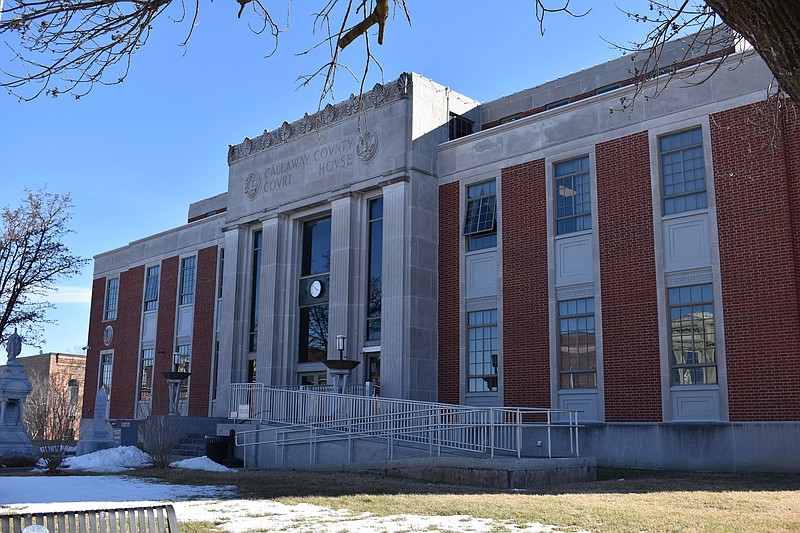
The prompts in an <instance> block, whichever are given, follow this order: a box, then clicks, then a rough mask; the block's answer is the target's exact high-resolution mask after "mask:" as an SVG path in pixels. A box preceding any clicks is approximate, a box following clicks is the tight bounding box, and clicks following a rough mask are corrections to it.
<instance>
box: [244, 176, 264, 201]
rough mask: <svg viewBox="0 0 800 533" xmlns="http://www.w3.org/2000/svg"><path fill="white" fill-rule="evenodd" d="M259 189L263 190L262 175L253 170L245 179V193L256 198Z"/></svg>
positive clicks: (252, 198) (251, 197)
mask: <svg viewBox="0 0 800 533" xmlns="http://www.w3.org/2000/svg"><path fill="white" fill-rule="evenodd" d="M259 190H261V176H259V175H258V173H257V172H251V173H250V174H249V175H248V176H247V178H246V179H245V180H244V194H245V196H247V197H248V198H250V199H251V200H254V199H255V197H256V196H258V191H259Z"/></svg>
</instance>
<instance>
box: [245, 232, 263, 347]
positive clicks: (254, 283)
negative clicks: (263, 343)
mask: <svg viewBox="0 0 800 533" xmlns="http://www.w3.org/2000/svg"><path fill="white" fill-rule="evenodd" d="M261 239H262V233H261V230H258V231H255V232H253V263H252V268H251V278H250V340H249V342H248V348H249V351H251V352H255V351H256V349H257V348H258V303H259V300H260V299H261V244H262V243H261Z"/></svg>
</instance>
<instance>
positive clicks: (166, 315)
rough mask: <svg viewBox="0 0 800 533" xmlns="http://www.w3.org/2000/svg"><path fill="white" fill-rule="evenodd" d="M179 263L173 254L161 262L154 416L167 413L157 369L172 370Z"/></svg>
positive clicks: (165, 390)
mask: <svg viewBox="0 0 800 533" xmlns="http://www.w3.org/2000/svg"><path fill="white" fill-rule="evenodd" d="M179 263H180V262H179V260H178V257H177V256H174V257H170V258H167V259H164V260H163V261H162V262H161V280H160V284H159V288H158V325H157V327H156V363H155V369H154V372H153V400H152V405H151V412H152V413H153V414H154V415H165V414H167V413H168V412H169V387H168V385H167V380H166V379H164V377H163V376H162V375H161V372H169V371H171V370H172V354H173V352H174V351H175V309H176V308H175V305H176V303H177V294H178V268H179Z"/></svg>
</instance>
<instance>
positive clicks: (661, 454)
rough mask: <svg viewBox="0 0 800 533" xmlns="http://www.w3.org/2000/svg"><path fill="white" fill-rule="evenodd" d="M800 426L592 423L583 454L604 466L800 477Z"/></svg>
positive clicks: (584, 439) (583, 435)
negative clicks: (798, 473) (798, 475)
mask: <svg viewBox="0 0 800 533" xmlns="http://www.w3.org/2000/svg"><path fill="white" fill-rule="evenodd" d="M798 442H800V423H798V422H771V423H770V422H754V423H724V424H723V423H720V424H708V423H703V424H593V425H587V427H585V428H582V429H581V433H580V446H581V454H582V455H584V454H585V455H590V456H593V457H596V458H597V464H598V465H600V466H627V467H636V468H654V469H664V470H690V471H698V470H699V471H714V472H788V473H797V472H800V454H798V453H797V443H798Z"/></svg>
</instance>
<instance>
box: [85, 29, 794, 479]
mask: <svg viewBox="0 0 800 533" xmlns="http://www.w3.org/2000/svg"><path fill="white" fill-rule="evenodd" d="M712 52H713V53H711V54H709V53H708V50H704V51H699V50H693V49H691V47H689V46H688V45H687V44H686V43H681V42H675V43H671V44H670V45H669V46H668V48H667V49H666V50H665V51H664V53H663V54H662V55H661V58H660V63H661V65H663V66H664V72H665V73H666V74H665V75H663V76H658V77H653V78H651V79H649V80H647V81H645V82H643V85H642V87H643V94H640V95H639V96H638V97H637V98H636V100H635V101H633V103H632V105H628V106H626V108H625V109H622V108H621V107H620V102H623V101H624V102H627V103H630V102H631V97H632V95H633V92H634V90H635V87H636V85H635V84H634V82H637V81H639V82H641V81H642V80H641V79H637V78H636V76H635V72H636V70H635V69H636V68H638V67H639V63H637V61H635V60H631V58H629V57H622V58H620V59H617V60H614V61H610V62H608V63H606V64H602V65H598V66H596V67H593V68H590V69H587V70H584V71H581V72H578V73H575V74H571V75H569V76H566V77H564V78H561V79H558V80H555V81H552V82H548V83H545V84H543V85H541V86H538V87H534V88H532V89H526V90H523V91H520V92H518V93H515V94H512V95H509V96H505V97H502V98H499V99H497V100H494V101H491V102H487V103H479V102H476V101H474V100H472V99H470V98H469V97H467V96H464V95H461V94H459V93H457V92H455V91H453V90H452V89H450V88H448V87H445V86H443V85H440V84H438V83H436V82H434V81H431V80H428V79H426V78H424V77H422V76H420V75H417V74H402V75H401V76H400V77H399V78H398V79H397V80H396V81H393V82H390V83H387V84H385V85H376V86H375V87H374V88H373V89H372V90H370V91H367V92H366V93H365V94H364V95H363V99H361V100H359V98H357V97H351V98H350V99H349V100H346V101H344V102H340V103H338V104H336V105H327V106H326V107H325V108H324V109H322V110H320V111H319V112H318V113H315V114H313V115H306V116H304V117H303V118H301V119H300V120H295V121H293V122H284V123H283V125H281V126H279V127H277V129H275V130H272V131H267V130H264V132H263V133H262V134H260V135H257V136H254V137H252V138H246V139H245V140H244V142H241V143H239V144H236V145H233V146H231V147H230V148H229V149H228V163H229V176H228V184H227V190H226V192H223V193H222V194H220V195H218V196H215V197H212V198H208V199H203V200H200V201H198V202H196V203H194V204H192V205H191V206H189V213H188V220H187V224H185V225H183V226H180V227H178V228H173V229H168V230H166V231H165V232H163V233H160V234H157V235H153V236H148V237H145V238H143V239H141V240H138V241H134V242H132V243H130V244H129V245H127V246H125V247H122V248H119V249H116V250H111V251H108V252H104V253H101V254H99V255H97V256H96V257H95V269H94V285H93V297H92V306H91V319H90V328H89V340H88V344H89V346H91V349H90V350H89V353H88V357H87V369H86V382H87V387H86V396H85V399H84V402H83V406H84V409H83V410H84V413H83V415H84V417H91V416H92V415H93V413H92V412H91V411H92V406H93V405H94V396H95V394H96V392H97V390H98V389H99V387H100V386H105V387H106V390H107V391H109V394H110V409H109V412H110V417H111V418H115V419H133V418H142V417H146V416H147V415H149V414H151V413H153V414H163V413H166V412H167V410H168V395H167V382H166V380H165V379H164V378H163V377H162V376H161V372H165V371H171V370H185V371H189V372H191V376H190V377H189V378H188V380H186V381H185V382H184V383H183V385H182V387H181V390H180V402H181V410H182V411H183V412H184V413H185V414H188V415H191V416H198V417H220V418H227V417H228V416H229V413H230V402H229V399H228V398H229V395H230V389H231V387H230V385H231V383H240V382H253V383H263V384H265V385H268V386H280V387H284V386H300V385H307V386H312V385H322V384H325V383H327V382H330V380H329V375H328V370H327V368H326V367H325V365H324V364H323V362H322V361H323V360H325V359H326V358H330V359H335V358H338V357H339V352H338V350H337V346H336V337H337V336H339V335H345V336H346V343H345V350H344V355H345V356H346V357H348V358H350V359H356V360H358V361H361V363H362V364H360V365H359V366H358V367H356V368H355V370H353V373H352V382H354V383H359V384H363V383H364V382H368V381H369V382H371V383H372V384H373V386H374V389H375V390H377V391H379V394H380V395H381V396H383V397H395V398H404V399H410V400H423V401H436V402H446V403H459V404H466V405H474V406H530V407H552V408H566V409H576V410H580V411H581V415H580V421H581V422H582V423H584V424H585V425H586V428H585V429H582V430H581V431H582V434H581V444H582V451H583V453H586V454H590V455H594V456H596V457H597V459H598V463H599V464H618V465H632V466H644V467H670V468H702V469H724V470H730V469H745V470H746V469H764V470H775V469H783V470H795V471H797V470H800V459H799V458H798V456H797V454H796V451H795V449H794V443H795V442H796V441H797V439H798V438H800V425H799V421H800V375H798V373H797V372H796V371H794V370H793V369H794V368H795V367H797V366H798V364H800V353H798V345H800V342H798V341H800V306H799V305H798V304H799V303H800V302H798V295H799V292H798V290H799V289H800V287H798V283H799V282H800V272H799V271H798V261H797V258H798V257H800V256H799V255H798V251H799V248H800V197H798V194H800V149H799V148H800V146H799V144H798V143H800V141H798V139H800V135H798V134H799V133H800V131H798V130H800V120H798V119H799V118H800V117H798V116H797V114H796V112H795V111H794V109H793V108H791V109H788V110H787V108H786V103H785V102H783V103H782V105H781V106H778V105H776V102H765V97H766V94H767V93H766V91H767V88H768V87H769V86H770V82H771V81H772V76H771V74H770V72H769V70H768V69H767V67H766V66H765V64H764V63H763V61H762V60H761V59H760V58H759V57H758V56H757V55H756V54H755V53H754V52H752V51H746V52H743V53H737V54H736V55H735V57H732V58H730V59H727V60H725V61H727V62H726V63H725V64H722V65H720V64H719V62H720V61H721V60H720V59H719V57H721V56H722V55H724V54H722V53H721V52H722V51H712ZM717 52H720V53H717ZM702 54H705V55H702ZM713 71H715V72H714V75H713V76H711V77H710V78H708V79H707V80H706V81H704V82H703V83H697V82H699V81H700V80H704V79H706V78H707V77H708V76H709V74H711V73H712V72H713ZM672 74H675V76H674V77H671V75H672ZM668 79H669V80H671V81H670V82H669V85H668V86H666V87H664V85H665V82H666V81H667V80H668ZM656 90H657V91H659V92H660V94H659V95H658V96H657V97H656V98H646V97H645V95H648V94H652V93H653V92H654V91H656ZM254 126H255V127H258V126H259V125H253V124H251V125H243V128H250V129H252V128H253V127H254ZM270 126H274V125H270ZM223 150H224V149H223ZM223 153H224V152H223ZM89 383H96V384H97V386H95V387H91V386H88V384H89Z"/></svg>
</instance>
